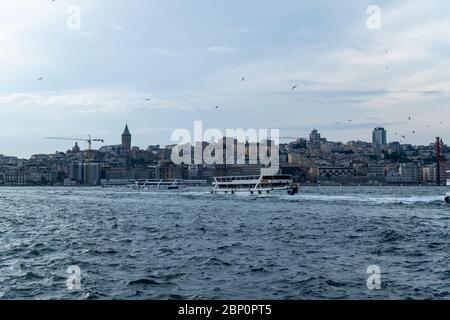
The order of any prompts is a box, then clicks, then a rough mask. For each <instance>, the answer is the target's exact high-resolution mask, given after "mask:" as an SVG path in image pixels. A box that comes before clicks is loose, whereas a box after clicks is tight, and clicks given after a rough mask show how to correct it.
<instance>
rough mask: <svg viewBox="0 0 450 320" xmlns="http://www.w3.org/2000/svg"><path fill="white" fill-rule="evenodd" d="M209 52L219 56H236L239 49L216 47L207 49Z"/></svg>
mask: <svg viewBox="0 0 450 320" xmlns="http://www.w3.org/2000/svg"><path fill="white" fill-rule="evenodd" d="M206 51H207V52H209V53H212V54H218V55H226V54H234V53H237V52H239V49H237V48H231V47H221V46H214V47H209V48H208V49H206Z"/></svg>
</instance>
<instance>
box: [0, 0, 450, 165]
mask: <svg viewBox="0 0 450 320" xmlns="http://www.w3.org/2000/svg"><path fill="white" fill-rule="evenodd" d="M434 3H435V5H434V6H427V5H426V3H423V1H418V0H415V1H408V2H401V1H394V2H390V3H388V2H387V1H379V2H378V3H377V5H379V6H380V8H381V10H382V25H381V29H380V30H369V29H368V28H367V26H366V20H367V18H368V15H367V12H366V9H367V7H368V6H369V5H371V4H372V2H371V1H358V2H356V1H341V2H339V5H333V6H331V5H330V4H329V3H328V2H327V1H317V2H314V3H305V2H301V1H265V2H261V1H248V2H246V3H245V4H243V3H242V2H240V1H229V2H227V4H226V5H221V4H217V3H204V2H203V1H197V0H196V1H194V0H192V1H181V0H173V1H170V2H167V3H158V2H146V3H142V1H129V2H127V3H123V2H122V1H121V2H119V1H96V2H95V3H93V2H92V1H85V0H78V1H76V0H74V1H71V2H70V3H68V2H64V1H56V2H52V1H30V0H19V1H15V2H8V3H1V4H0V18H1V19H0V21H2V22H1V26H2V28H0V45H1V46H2V48H5V49H4V50H2V52H0V58H1V59H2V61H4V62H5V63H3V64H2V65H1V66H0V71H1V72H0V117H1V118H2V120H3V121H2V129H3V130H2V131H1V132H0V153H2V154H8V155H17V156H20V157H24V158H27V157H29V156H31V155H32V154H35V153H52V152H54V151H56V150H65V149H64V148H65V146H66V145H65V144H64V143H59V142H55V141H46V140H44V137H45V136H69V137H70V136H80V135H81V136H87V135H88V134H92V135H93V136H98V137H101V138H104V139H105V141H106V143H107V144H109V143H114V142H115V141H116V137H117V136H118V135H120V133H121V129H122V126H123V122H124V121H128V122H129V123H132V124H133V128H134V130H133V139H134V141H135V144H136V145H139V146H145V145H148V144H163V145H164V144H171V143H172V142H171V141H170V135H171V132H172V131H173V130H174V129H177V128H190V127H191V126H192V123H193V122H194V121H195V120H202V121H203V122H204V123H205V124H206V125H207V126H208V127H214V128H219V129H223V128H269V129H270V128H277V129H280V130H281V134H282V135H283V136H293V135H298V136H307V134H308V133H309V131H310V130H311V128H314V127H316V128H317V129H319V130H320V131H321V133H322V134H323V135H324V136H327V137H329V139H330V140H333V141H350V140H364V141H371V131H372V129H373V128H374V127H377V126H382V127H384V128H386V130H388V131H389V132H391V133H394V132H399V134H401V135H405V136H406V137H407V141H405V142H407V143H411V144H414V145H418V144H423V145H427V144H429V143H430V142H432V141H433V140H434V138H435V137H436V136H440V137H442V138H443V139H444V141H445V140H446V139H445V138H446V136H448V135H449V134H450V126H449V124H447V123H446V119H450V110H449V108H448V107H447V106H446V104H447V103H448V101H449V95H450V91H449V84H450V76H449V75H448V72H446V70H449V69H450V68H449V66H450V59H449V58H448V56H449V51H450V50H449V49H448V39H449V38H450V37H449V36H450V14H449V13H446V12H445V11H442V10H440V8H442V7H444V6H445V5H446V2H444V1H439V0H436V1H434ZM69 5H75V6H78V7H79V8H80V9H81V14H80V17H81V28H80V29H75V30H70V29H68V28H67V26H66V25H67V19H68V18H69V17H70V14H68V13H67V9H68V7H69ZM173 8H176V10H175V9H173ZM324 8H325V9H324ZM269 43H270V46H269V45H268V44H269ZM242 80H244V81H242ZM293 86H298V87H297V88H296V89H295V90H291V88H293ZM215 106H218V107H219V108H216V107H215ZM349 120H351V121H349ZM441 122H443V123H441ZM413 131H414V133H412V132H413Z"/></svg>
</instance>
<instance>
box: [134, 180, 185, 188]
mask: <svg viewBox="0 0 450 320" xmlns="http://www.w3.org/2000/svg"><path fill="white" fill-rule="evenodd" d="M185 186H186V185H185V184H184V182H183V180H178V179H174V180H164V179H146V180H136V181H135V182H133V183H131V184H128V185H127V187H128V188H132V189H163V190H179V189H181V188H184V187H185Z"/></svg>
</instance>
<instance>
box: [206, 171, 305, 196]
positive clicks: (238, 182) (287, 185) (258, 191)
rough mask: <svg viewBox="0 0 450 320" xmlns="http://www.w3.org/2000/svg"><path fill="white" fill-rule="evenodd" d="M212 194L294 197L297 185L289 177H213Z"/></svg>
mask: <svg viewBox="0 0 450 320" xmlns="http://www.w3.org/2000/svg"><path fill="white" fill-rule="evenodd" d="M211 193H212V194H231V195H234V194H244V195H270V194H273V193H278V194H280V193H281V194H283V193H284V194H288V195H295V194H297V193H298V185H296V184H294V183H293V182H292V177H291V176H289V175H261V176H235V177H214V180H213V189H212V190H211Z"/></svg>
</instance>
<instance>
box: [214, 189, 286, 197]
mask: <svg viewBox="0 0 450 320" xmlns="http://www.w3.org/2000/svg"><path fill="white" fill-rule="evenodd" d="M289 191H290V189H289V188H284V189H265V190H264V189H259V190H242V189H241V190H212V191H211V193H212V194H219V195H249V196H267V195H273V194H275V195H289Z"/></svg>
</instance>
